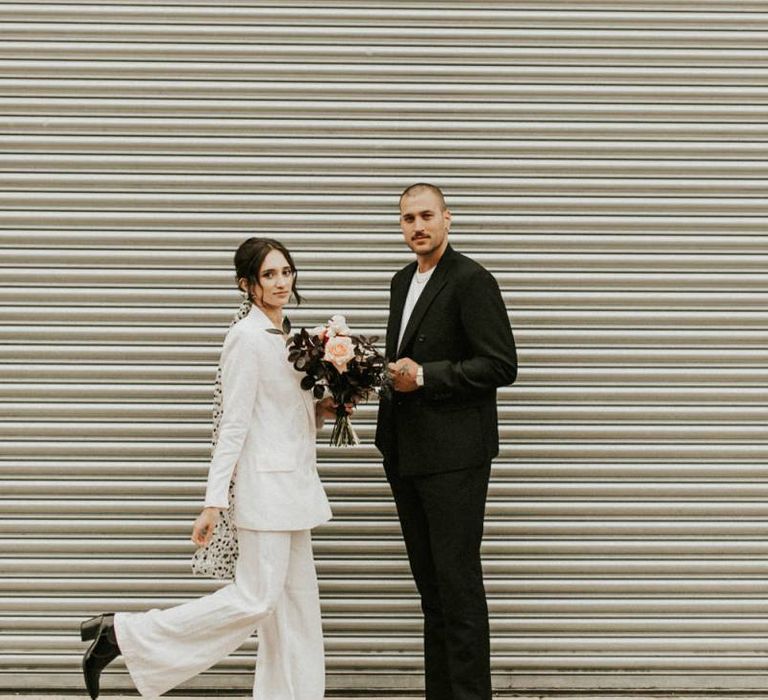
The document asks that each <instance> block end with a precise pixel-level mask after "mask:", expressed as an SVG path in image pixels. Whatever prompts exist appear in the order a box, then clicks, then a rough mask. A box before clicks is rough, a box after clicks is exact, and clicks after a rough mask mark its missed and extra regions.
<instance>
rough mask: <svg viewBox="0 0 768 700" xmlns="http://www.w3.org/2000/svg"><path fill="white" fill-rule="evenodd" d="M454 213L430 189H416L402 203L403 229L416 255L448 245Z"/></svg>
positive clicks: (401, 225) (406, 240) (401, 219)
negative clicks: (445, 207) (452, 214)
mask: <svg viewBox="0 0 768 700" xmlns="http://www.w3.org/2000/svg"><path fill="white" fill-rule="evenodd" d="M450 225H451V212H450V211H448V210H447V209H443V208H442V206H441V202H440V198H439V197H438V196H437V195H436V194H435V193H434V192H433V191H432V190H430V189H426V188H425V189H421V190H416V191H415V192H413V193H411V194H408V195H406V196H404V197H403V199H402V201H401V202H400V229H401V230H402V232H403V237H404V238H405V242H406V244H407V245H408V247H409V248H410V249H411V250H412V251H413V252H414V253H416V255H430V254H432V253H434V252H435V251H436V250H439V249H440V248H442V247H444V246H445V245H446V244H447V238H448V229H449V228H450Z"/></svg>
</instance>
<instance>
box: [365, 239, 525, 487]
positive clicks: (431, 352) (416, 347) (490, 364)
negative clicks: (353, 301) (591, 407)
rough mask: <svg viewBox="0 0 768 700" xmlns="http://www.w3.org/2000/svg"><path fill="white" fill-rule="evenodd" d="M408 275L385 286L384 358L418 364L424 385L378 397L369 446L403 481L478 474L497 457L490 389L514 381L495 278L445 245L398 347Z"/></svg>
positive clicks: (407, 271) (410, 270) (410, 269)
mask: <svg viewBox="0 0 768 700" xmlns="http://www.w3.org/2000/svg"><path fill="white" fill-rule="evenodd" d="M415 270H416V262H413V263H411V264H410V265H407V266H406V267H404V268H403V269H402V270H400V271H399V272H398V273H397V274H395V276H394V277H393V279H392V285H391V289H390V293H391V297H390V307H389V322H388V324H387V348H386V354H387V357H388V358H389V359H390V360H393V359H397V358H400V357H410V358H411V359H413V360H414V361H416V362H418V363H419V364H420V365H422V366H423V367H424V386H423V387H422V388H421V389H418V390H416V391H414V392H411V393H399V392H394V393H393V394H392V396H390V397H384V396H383V397H382V398H381V400H380V403H379V415H378V423H377V426H376V446H377V447H378V448H379V450H380V451H381V453H382V454H383V455H384V463H385V467H386V468H387V470H393V469H394V470H396V471H395V473H397V474H399V475H402V476H416V475H424V474H434V473H439V472H445V471H454V470H457V469H467V468H472V467H479V466H481V465H483V464H486V463H487V462H489V461H490V460H491V459H493V458H494V457H495V456H496V455H497V454H498V453H499V430H498V416H497V411H496V388H497V387H500V386H505V385H507V384H511V383H512V382H514V381H515V377H516V375H517V354H516V352H515V341H514V339H513V336H512V329H511V328H510V326H509V319H508V318H507V311H506V308H505V307H504V302H503V300H502V298H501V293H500V291H499V287H498V285H497V284H496V280H495V279H494V277H493V276H492V275H491V274H490V273H489V272H488V271H487V270H486V269H485V268H484V267H482V266H481V265H480V264H478V263H476V262H475V261H474V260H471V259H470V258H468V257H466V256H465V255H462V254H461V253H458V252H456V251H455V250H453V248H451V247H450V246H449V247H448V248H447V249H446V251H445V253H444V254H443V257H442V258H441V259H440V262H439V263H438V264H437V267H436V268H435V271H434V272H433V273H432V276H431V277H430V279H429V281H428V282H427V284H426V286H425V287H424V290H423V291H422V293H421V296H420V297H419V300H418V302H417V303H416V307H415V308H414V310H413V313H412V314H411V318H410V320H409V321H408V325H407V326H406V329H405V335H404V336H403V341H402V343H401V345H400V347H399V348H397V347H396V345H397V339H398V335H399V333H400V322H401V320H402V315H403V307H404V305H405V299H406V296H407V294H408V288H409V286H410V284H411V278H412V277H413V274H414V272H415Z"/></svg>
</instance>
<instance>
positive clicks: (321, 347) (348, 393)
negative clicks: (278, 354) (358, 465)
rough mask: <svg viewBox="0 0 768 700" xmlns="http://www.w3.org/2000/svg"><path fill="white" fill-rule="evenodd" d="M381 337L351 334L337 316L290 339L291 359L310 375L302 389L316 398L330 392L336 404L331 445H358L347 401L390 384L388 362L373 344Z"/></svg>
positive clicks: (352, 401) (362, 397)
mask: <svg viewBox="0 0 768 700" xmlns="http://www.w3.org/2000/svg"><path fill="white" fill-rule="evenodd" d="M377 340H378V338H375V337H374V338H366V337H365V336H362V335H352V334H351V331H350V330H349V328H348V327H347V321H346V319H345V318H344V316H334V317H333V318H331V320H330V321H328V323H326V324H325V325H323V326H317V327H316V328H313V329H312V330H310V331H307V330H306V329H304V328H302V329H301V331H299V332H298V333H296V334H294V335H293V336H292V337H291V338H289V339H288V360H289V361H290V362H292V363H293V366H294V368H295V369H296V370H297V371H299V372H304V373H305V374H306V375H307V376H306V377H304V378H303V379H302V380H301V388H302V389H304V390H305V391H312V392H313V394H314V396H315V398H316V399H322V398H323V396H325V394H326V392H330V394H331V396H332V397H333V399H334V402H335V403H336V404H337V408H336V422H335V423H334V426H333V432H332V433H331V441H330V444H331V445H333V446H335V447H342V446H346V445H359V444H360V440H359V439H358V437H357V435H356V434H355V430H354V428H353V427H352V423H351V422H350V420H349V415H348V414H347V409H346V405H345V404H350V403H352V404H356V403H359V402H360V401H365V400H366V399H368V398H369V397H370V395H371V394H373V393H375V392H377V391H382V390H384V389H385V388H386V386H387V381H388V379H387V376H388V375H387V372H388V370H387V363H386V360H385V359H384V356H383V355H382V354H381V353H380V352H379V351H378V350H377V349H376V347H375V346H374V343H375V342H376V341H377Z"/></svg>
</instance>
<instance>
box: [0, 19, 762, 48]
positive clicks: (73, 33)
mask: <svg viewBox="0 0 768 700" xmlns="http://www.w3.org/2000/svg"><path fill="white" fill-rule="evenodd" d="M666 14H668V13H663V14H662V15H660V16H664V15H666ZM389 16H390V17H391V15H389ZM734 16H736V17H738V14H737V15H734ZM712 17H713V19H715V22H714V23H712V24H710V25H709V26H708V27H707V28H706V29H704V30H702V28H701V27H700V26H695V25H694V26H692V27H690V28H689V27H685V26H684V25H683V24H681V25H677V26H676V25H670V26H667V27H666V28H664V29H663V31H659V30H658V28H653V27H652V26H648V27H641V26H640V27H638V26H636V27H635V28H633V27H632V26H631V25H625V26H623V27H618V28H614V27H612V26H611V24H610V22H611V20H612V16H611V15H610V14H609V15H606V16H605V20H606V21H605V25H604V26H603V27H600V28H591V27H579V26H567V25H566V26H561V27H553V28H547V27H536V26H534V25H530V26H528V27H517V26H511V27H498V28H495V27H491V26H487V27H483V26H467V24H466V15H465V16H464V22H459V24H463V25H464V26H445V27H441V28H440V31H435V29H436V27H435V26H424V27H420V26H418V25H411V26H406V27H403V26H398V25H397V24H395V23H392V22H391V21H390V23H387V24H386V25H380V26H376V25H375V24H374V23H371V24H369V25H368V26H365V25H364V24H362V25H359V26H354V25H350V26H342V25H341V24H336V25H333V24H331V25H327V26H323V25H320V24H317V25H315V26H311V25H304V26H301V25H295V23H293V22H291V23H290V24H283V25H280V24H251V25H248V24H244V25H238V24H219V25H215V24H210V25H209V24H208V23H207V22H206V23H201V24H184V23H180V22H179V23H175V24H170V23H167V24H151V23H147V22H140V21H134V22H128V21H125V20H123V21H120V22H117V21H115V22H100V21H98V17H94V21H92V22H69V21H67V22H64V21H62V22H55V21H50V22H46V21H35V22H30V21H18V17H13V18H12V19H11V20H8V19H6V21H5V22H4V29H5V37H6V40H12V41H62V40H66V41H103V42H112V41H118V42H121V41H122V42H125V41H146V42H158V41H163V40H166V41H171V42H176V43H178V42H203V43H211V42H214V41H219V42H221V43H230V42H232V43H246V44H247V43H255V44H258V43H261V42H263V43H271V44H277V43H284V44H294V45H301V44H307V43H311V44H329V43H330V44H346V45H350V44H352V45H354V44H357V45H362V46H372V45H373V46H375V45H389V46H393V45H395V46H396V45H401V44H411V43H414V42H423V41H429V42H430V43H431V44H433V45H438V46H439V45H442V46H455V45H456V44H457V43H458V44H460V45H468V46H478V45H487V44H488V43H493V44H496V45H500V46H509V47H512V46H515V47H525V46H545V45H548V46H555V47H572V48H595V47H600V48H615V47H622V48H642V47H648V48H662V47H669V48H674V49H680V48H690V47H697V46H701V45H702V44H705V45H706V47H707V48H708V49H709V50H712V49H719V48H723V49H740V50H745V49H762V48H764V46H765V41H766V36H768V32H766V30H765V28H764V26H762V24H763V23H758V25H757V26H756V28H754V29H752V28H750V29H747V30H745V28H744V27H743V26H742V27H741V28H730V27H726V28H723V29H720V28H719V25H718V24H717V23H716V22H717V20H718V18H723V17H726V18H727V17H729V15H728V14H719V13H717V14H713V15H712ZM761 17H763V18H764V17H765V14H764V13H762V14H761ZM40 19H41V20H44V19H45V18H44V17H41V18H40ZM13 20H16V21H13Z"/></svg>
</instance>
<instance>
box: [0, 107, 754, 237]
mask: <svg viewBox="0 0 768 700" xmlns="http://www.w3.org/2000/svg"><path fill="white" fill-rule="evenodd" d="M166 102H167V101H166ZM166 102H164V103H163V104H165V103H166ZM42 103H44V104H47V103H48V101H47V100H43V101H42ZM3 104H7V100H6V99H4V100H3V102H2V103H0V110H2V105H3ZM67 104H68V103H67V101H66V100H62V99H59V98H57V109H61V110H63V109H65V108H66V106H67ZM76 104H80V103H79V102H78V103H76ZM110 104H112V102H110V101H109V100H102V99H99V100H96V101H94V102H86V103H82V107H79V108H78V109H79V111H83V112H87V113H91V114H94V113H95V114H99V113H100V111H99V105H100V106H102V107H103V106H105V105H106V106H109V105H110ZM135 104H137V105H138V108H139V109H141V110H142V112H143V111H144V110H147V109H148V108H149V106H150V105H149V104H148V103H147V102H139V103H135ZM185 104H186V103H185ZM208 104H209V101H204V102H203V106H205V105H208ZM215 104H216V105H225V106H226V105H227V103H226V102H222V101H221V100H216V101H215ZM366 104H369V103H366ZM171 105H172V108H169V109H171V112H172V113H173V114H177V113H178V111H179V110H180V109H181V105H180V104H174V103H172V102H171ZM416 107H417V108H418V107H419V105H416ZM492 107H493V106H492V105H491V106H490V107H489V108H488V110H492ZM426 108H428V106H427V105H423V106H422V108H421V109H419V112H422V113H423V111H424V109H426ZM18 109H19V110H21V111H23V112H26V111H28V109H29V108H28V106H27V105H26V104H22V105H21V106H20V107H19V108H18ZM114 109H115V111H116V112H117V113H119V114H125V112H126V110H128V109H130V105H129V104H127V103H125V102H119V101H118V102H116V103H115V107H114ZM399 109H400V110H401V109H402V108H399ZM559 109H560V112H561V113H562V108H559ZM759 109H760V111H759V112H758V113H757V114H754V115H753V116H754V119H755V120H760V119H765V116H766V112H767V111H768V110H766V109H763V108H762V107H760V108H759ZM344 110H345V112H347V111H350V110H354V105H348V104H345V105H344ZM488 110H486V112H484V116H485V117H486V118H490V115H489V114H488V113H487V112H488ZM247 112H248V114H249V115H252V112H253V110H252V108H251V106H250V104H249V106H248V110H247ZM227 113H229V110H227ZM206 114H208V112H206ZM214 116H215V115H214ZM501 118H504V115H501ZM630 118H631V115H630ZM694 118H695V117H694ZM379 147H380V144H379ZM601 155H602V157H601ZM416 166H418V168H419V171H420V172H425V173H428V174H429V175H430V176H431V177H432V178H433V179H436V180H439V179H441V178H443V177H451V178H455V177H456V176H458V175H463V176H465V177H474V181H475V182H476V183H477V184H479V185H480V186H482V182H483V180H484V179H485V178H492V177H498V176H501V177H504V176H508V175H509V162H508V161H507V160H506V159H503V158H499V159H494V158H486V157H482V156H481V157H473V156H472V155H468V154H454V155H453V157H451V158H440V157H436V156H434V155H433V154H431V153H403V154H400V155H392V154H389V155H386V156H382V157H376V158H372V157H371V156H370V154H369V155H368V156H365V157H360V156H355V155H337V154H333V153H332V154H322V153H313V154H302V153H285V152H282V153H272V154H269V155H260V154H258V153H249V154H242V153H224V154H217V153H213V152H211V153H202V154H200V153H198V154H195V155H187V154H179V153H178V152H173V151H172V150H171V149H168V151H167V152H166V153H161V154H153V153H135V151H129V150H128V149H125V150H124V151H123V152H119V153H114V152H113V153H107V154H99V153H98V152H94V153H87V152H82V153H81V152H76V151H70V152H65V153H52V152H50V151H45V150H42V149H41V150H40V151H26V152H25V151H23V150H18V151H14V152H3V153H0V168H2V169H3V170H6V171H14V172H38V171H41V170H43V169H44V170H46V171H48V172H56V171H59V172H73V173H82V172H112V173H120V174H125V173H130V172H131V171H134V170H136V171H142V172H144V173H148V174H151V173H177V174H186V173H189V172H190V171H194V172H196V173H202V174H205V173H208V174H211V175H222V174H223V175H232V174H241V175H242V174H248V173H254V172H255V173H259V172H261V173H266V174H268V175H270V176H272V175H273V174H274V175H276V176H277V177H280V174H283V177H285V176H289V175H293V176H303V177H306V178H310V177H312V176H313V175H314V176H317V177H322V175H318V171H320V172H322V173H325V174H327V175H328V176H331V177H340V176H345V175H346V176H349V175H360V176H362V177H371V173H372V172H375V173H377V175H378V177H381V178H394V179H395V181H396V183H397V187H400V186H405V185H406V184H407V183H404V182H403V180H402V175H401V173H402V172H403V170H407V169H409V168H413V167H416ZM515 166H516V167H515V173H516V174H517V175H519V176H520V177H527V176H530V177H563V176H565V175H574V174H578V175H579V176H581V177H590V176H591V177H621V176H626V177H636V178H642V179H646V180H649V181H653V179H655V178H663V177H675V178H678V177H688V178H700V177H701V176H702V173H708V174H709V176H710V177H719V176H722V177H743V178H766V177H768V164H766V163H765V162H764V161H763V160H760V159H757V158H756V159H736V158H724V157H718V156H717V155H716V154H715V155H710V154H697V155H696V157H690V156H689V157H688V158H685V159H682V158H673V157H665V156H664V155H663V154H658V157H657V158H653V159H649V158H645V157H643V154H642V153H640V154H636V155H635V157H633V156H632V155H631V154H630V155H627V154H623V155H622V156H621V157H616V154H614V157H611V154H610V153H609V152H606V153H605V154H595V153H588V154H587V153H584V154H581V155H576V154H573V153H567V152H563V153H556V152H554V151H553V150H552V149H546V151H545V152H543V153H541V154H537V153H535V152H531V153H524V154H520V155H519V156H518V157H517V158H516V161H515ZM297 174H298V175H297ZM320 181H322V180H320ZM647 219H648V217H645V221H646V226H647V225H648V220H647ZM38 228H39V227H38ZM54 228H55V227H54ZM329 233H333V231H329Z"/></svg>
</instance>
